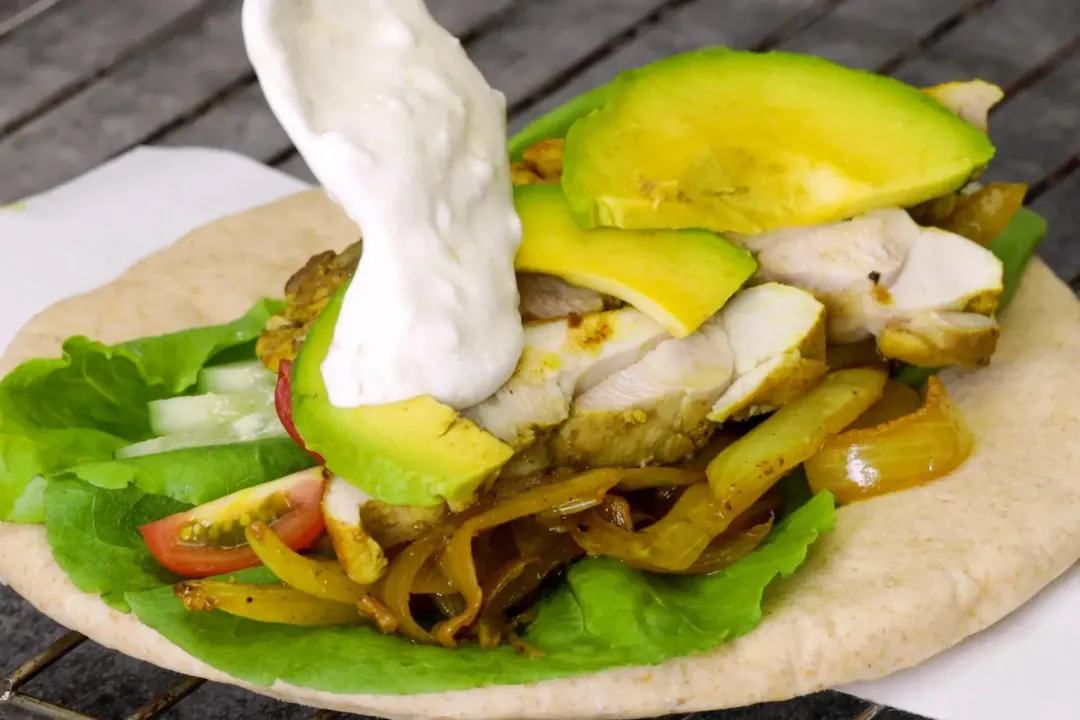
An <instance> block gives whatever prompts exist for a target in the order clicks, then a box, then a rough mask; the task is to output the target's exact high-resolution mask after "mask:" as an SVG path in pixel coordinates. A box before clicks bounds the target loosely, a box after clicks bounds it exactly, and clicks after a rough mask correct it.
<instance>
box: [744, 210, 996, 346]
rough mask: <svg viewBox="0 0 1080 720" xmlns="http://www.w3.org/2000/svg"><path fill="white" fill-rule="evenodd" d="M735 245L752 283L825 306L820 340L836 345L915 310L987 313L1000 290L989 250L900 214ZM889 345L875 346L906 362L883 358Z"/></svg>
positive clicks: (871, 333)
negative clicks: (801, 294)
mask: <svg viewBox="0 0 1080 720" xmlns="http://www.w3.org/2000/svg"><path fill="white" fill-rule="evenodd" d="M740 241H741V242H742V243H743V244H744V245H745V246H746V247H747V248H748V249H749V250H750V251H751V252H753V253H755V254H756V255H757V259H758V264H759V270H758V274H757V279H758V280H759V281H765V280H776V281H779V282H782V283H785V284H788V285H792V286H794V287H798V288H802V289H804V290H806V291H808V292H810V293H812V294H813V295H814V296H815V297H817V298H818V299H819V300H821V301H822V302H823V303H824V304H825V305H826V307H827V308H828V339H829V340H830V341H832V342H834V343H838V344H840V343H851V342H857V341H859V340H862V339H865V338H867V337H870V336H875V337H879V336H880V335H881V334H882V332H884V330H885V328H886V327H888V326H892V327H897V326H898V325H901V324H903V323H906V322H909V321H911V320H912V319H913V318H914V317H915V316H916V315H920V314H923V313H933V312H972V313H977V314H981V315H987V316H992V315H993V314H994V312H995V311H996V309H997V303H998V298H999V296H1000V295H1001V291H1002V287H1003V286H1002V283H1003V279H1004V271H1003V267H1002V264H1001V261H1000V260H999V259H998V258H997V257H996V256H995V255H994V254H993V253H992V252H990V251H989V250H988V249H986V248H985V247H983V246H981V245H979V244H978V243H976V242H973V241H971V240H968V239H967V238H965V237H962V236H960V235H957V234H955V233H950V232H946V231H944V230H940V229H938V228H924V227H920V226H919V225H917V224H916V223H915V222H914V221H913V220H912V219H911V217H910V216H909V215H908V214H907V213H906V212H904V211H902V210H883V211H878V212H874V213H869V214H867V215H863V216H861V217H858V218H855V219H853V220H848V221H845V222H842V223H834V224H831V225H820V226H815V227H812V228H797V229H787V230H782V231H778V232H773V233H766V234H763V235H759V236H752V237H743V238H740ZM992 335H993V336H994V337H996V335H995V334H994V333H992V332H987V333H984V334H983V335H982V337H983V339H984V340H985V339H986V338H989V337H991V336H992ZM925 337H941V338H944V336H942V335H933V334H932V335H928V336H925ZM733 346H734V347H738V343H735V342H733ZM897 348H899V345H898V344H896V343H886V346H883V347H882V348H881V349H882V352H883V353H884V354H885V355H886V357H894V358H895V359H906V356H905V357H900V356H893V355H889V354H888V353H889V352H895V351H897ZM980 348H985V345H980ZM943 350H947V348H943ZM991 352H992V351H991ZM924 354H925V352H924Z"/></svg>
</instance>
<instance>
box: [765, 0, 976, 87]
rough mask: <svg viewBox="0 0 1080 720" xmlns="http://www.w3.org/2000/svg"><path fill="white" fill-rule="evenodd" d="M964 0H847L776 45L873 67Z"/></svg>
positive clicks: (946, 16) (876, 66)
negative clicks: (795, 34) (817, 20)
mask: <svg viewBox="0 0 1080 720" xmlns="http://www.w3.org/2000/svg"><path fill="white" fill-rule="evenodd" d="M967 2H968V0H848V2H845V3H843V4H842V5H840V6H839V7H837V8H836V9H835V10H833V11H832V12H831V13H829V14H828V15H826V16H825V17H824V18H822V19H821V20H820V21H819V22H817V23H815V24H814V25H812V26H811V27H809V28H807V29H806V30H804V31H803V32H801V33H799V34H798V35H797V36H795V37H794V38H792V39H791V40H790V41H788V42H786V43H782V44H781V45H780V49H782V50H789V51H791V52H800V53H809V54H812V55H820V56H821V57H826V58H829V59H830V60H833V61H834V62H838V63H840V64H841V65H847V66H848V67H856V68H862V69H865V70H874V69H876V68H878V67H879V66H880V65H881V64H882V63H884V62H886V61H887V60H889V59H890V58H892V57H893V56H894V55H895V54H896V53H898V52H901V51H903V50H905V49H906V48H908V47H909V46H910V45H911V44H912V43H914V42H917V41H918V40H919V39H920V38H922V37H923V36H924V35H926V33H928V32H929V31H930V30H932V29H933V28H934V27H935V26H936V25H937V24H938V23H941V22H942V21H944V20H946V19H947V18H948V17H949V16H950V15H952V14H953V13H955V12H956V11H958V10H960V9H961V8H962V7H963V6H964V5H965V4H967Z"/></svg>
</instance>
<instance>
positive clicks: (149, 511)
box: [43, 438, 314, 610]
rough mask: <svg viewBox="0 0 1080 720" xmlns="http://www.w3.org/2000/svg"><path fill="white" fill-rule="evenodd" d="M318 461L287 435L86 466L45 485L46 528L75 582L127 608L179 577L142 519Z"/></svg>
mask: <svg viewBox="0 0 1080 720" xmlns="http://www.w3.org/2000/svg"><path fill="white" fill-rule="evenodd" d="M313 464H314V461H313V460H312V459H311V456H309V455H308V454H307V453H306V452H304V451H303V450H302V449H301V448H300V447H299V446H298V445H297V444H296V443H294V442H293V441H292V440H290V439H288V438H285V439H273V440H260V441H257V442H251V443H238V444H235V445H218V446H214V447H205V448H191V449H188V450H176V451H173V452H168V453H161V454H160V455H148V456H145V457H138V458H130V459H126V460H113V461H110V462H103V463H93V464H90V465H81V466H79V467H76V468H73V469H71V470H68V471H65V472H63V473H60V474H58V475H56V476H53V477H51V478H50V479H49V482H48V483H47V485H45V487H44V490H43V492H44V501H45V534H46V537H47V538H48V541H49V545H50V546H51V547H52V552H53V558H55V559H56V562H57V564H58V565H59V566H60V567H61V568H62V569H63V570H64V572H66V573H67V575H68V577H70V578H71V580H72V582H74V583H75V586H76V587H78V588H79V589H80V590H83V591H84V592H94V593H99V594H100V595H101V596H102V598H103V599H104V600H105V601H106V602H107V603H109V604H110V605H112V606H113V607H115V608H118V609H121V610H126V609H127V603H126V602H125V600H124V594H125V593H126V592H129V591H133V590H149V589H153V588H159V587H162V586H164V585H171V584H172V583H175V582H177V581H178V580H179V578H177V577H176V576H174V575H173V574H172V573H170V572H168V571H167V570H165V569H164V568H162V567H161V566H160V565H158V563H157V561H156V560H154V556H153V555H151V554H150V551H149V550H148V549H147V547H146V543H144V542H143V538H142V536H141V535H140V534H139V526H141V525H145V524H146V523H149V522H153V521H155V520H160V519H161V518H164V517H168V516H169V515H172V514H173V513H178V512H182V511H184V510H188V509H190V508H191V507H193V506H195V505H201V504H203V503H206V502H210V501H211V500H217V499H218V498H221V497H225V496H226V495H229V494H231V493H234V492H236V491H237V490H243V489H244V488H248V487H253V486H255V485H260V484H262V483H265V482H268V481H270V480H274V479H276V478H279V477H284V476H285V475H289V474H292V473H294V472H297V471H299V470H303V469H304V468H308V467H311V466H312V465H313Z"/></svg>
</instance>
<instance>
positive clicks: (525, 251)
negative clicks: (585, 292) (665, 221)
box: [514, 185, 757, 338]
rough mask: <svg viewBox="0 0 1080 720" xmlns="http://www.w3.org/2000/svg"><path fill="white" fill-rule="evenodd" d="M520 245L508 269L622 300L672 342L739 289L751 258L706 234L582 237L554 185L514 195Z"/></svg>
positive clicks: (601, 231)
mask: <svg viewBox="0 0 1080 720" xmlns="http://www.w3.org/2000/svg"><path fill="white" fill-rule="evenodd" d="M514 204H515V207H516V208H517V212H518V216H519V217H520V218H521V225H522V241H521V248H520V249H519V250H518V255H517V259H516V260H515V263H514V265H515V267H516V268H517V270H518V271H519V272H531V273H546V274H548V275H556V276H558V277H561V278H562V279H564V280H566V281H568V282H570V283H573V284H574V285H579V286H581V287H585V288H589V289H591V290H596V291H598V292H601V293H605V294H607V295H611V296H613V297H616V298H618V299H620V300H623V301H625V302H627V303H629V304H630V305H632V306H633V307H635V308H637V309H638V310H640V311H641V312H642V313H644V314H645V315H648V316H649V317H650V318H652V319H653V320H655V321H656V322H658V323H659V324H660V325H662V326H663V327H664V328H665V329H666V330H667V331H668V332H669V333H671V334H672V335H673V336H675V337H677V338H682V337H686V336H688V335H690V334H691V333H693V332H694V331H695V330H697V329H698V328H699V327H700V326H701V324H702V323H704V322H705V321H706V320H708V319H709V318H710V317H712V316H713V315H714V314H715V313H716V311H718V310H719V309H720V308H721V307H723V305H724V303H726V302H727V301H728V299H729V298H731V296H732V295H734V294H735V292H736V291H737V290H738V289H739V288H740V287H742V285H743V283H744V282H746V280H747V279H749V278H750V276H751V275H753V274H754V270H755V269H756V268H757V264H756V263H755V261H754V259H753V257H752V256H751V255H750V253H748V252H746V251H745V250H741V249H739V248H737V247H735V246H734V245H733V244H732V243H730V242H728V241H727V240H725V239H724V238H722V237H720V236H718V235H716V234H714V233H712V232H709V231H705V230H683V231H675V230H638V231H629V230H618V229H612V228H594V229H585V228H582V227H579V226H578V225H577V223H576V222H575V221H574V217H573V215H572V214H571V213H570V208H569V206H568V205H567V203H566V199H565V198H564V197H563V193H562V192H561V190H560V188H559V187H558V186H556V185H523V186H519V187H516V188H514Z"/></svg>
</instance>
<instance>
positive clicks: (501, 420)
mask: <svg viewBox="0 0 1080 720" xmlns="http://www.w3.org/2000/svg"><path fill="white" fill-rule="evenodd" d="M669 337H670V335H668V333H667V332H666V331H665V330H664V329H663V328H662V327H661V326H660V325H659V324H657V323H656V322H654V321H652V320H650V319H649V318H648V317H646V316H645V315H643V314H642V313H640V312H638V311H637V310H632V309H629V308H627V309H623V310H611V311H607V312H601V313H592V314H589V315H584V316H571V317H569V318H566V319H563V320H554V321H550V322H546V323H542V324H539V325H532V326H529V327H527V328H526V329H525V351H524V353H522V356H521V360H520V361H519V362H518V367H517V369H516V370H515V371H514V374H513V376H512V377H511V378H510V379H509V380H508V381H507V382H506V384H505V385H503V387H502V388H500V389H499V390H498V391H497V392H496V393H495V394H494V395H493V396H492V397H490V398H488V399H487V400H485V401H483V402H481V403H479V404H478V405H474V406H473V407H471V408H469V409H467V410H465V411H464V412H463V413H462V415H464V416H465V417H466V418H468V419H470V420H472V421H473V422H475V423H476V424H477V425H479V426H480V427H482V428H484V429H485V430H487V431H488V432H490V433H491V434H493V435H495V436H496V437H498V438H499V439H501V440H503V441H504V442H506V443H508V444H510V445H511V446H513V447H514V448H515V449H521V448H525V447H528V446H529V445H532V444H533V443H535V442H536V441H537V440H538V439H539V438H540V437H542V436H543V434H544V433H545V431H546V430H548V429H550V428H552V427H554V426H555V425H558V424H560V423H562V422H563V421H564V420H565V419H566V418H567V417H568V416H569V414H570V403H571V401H572V400H573V399H574V397H576V396H578V395H580V394H581V393H583V392H585V391H586V390H588V389H589V388H591V387H593V386H594V385H596V384H597V383H599V382H600V381H601V380H603V379H604V378H606V377H608V376H609V375H611V374H612V373H615V372H618V371H619V370H621V369H623V368H625V367H627V366H628V365H632V364H633V363H635V362H637V361H638V360H640V359H641V358H642V357H643V356H644V355H645V354H646V353H647V352H649V351H650V350H652V349H653V348H654V347H656V346H657V345H658V344H659V343H660V342H662V341H663V340H664V339H666V338H669Z"/></svg>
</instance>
